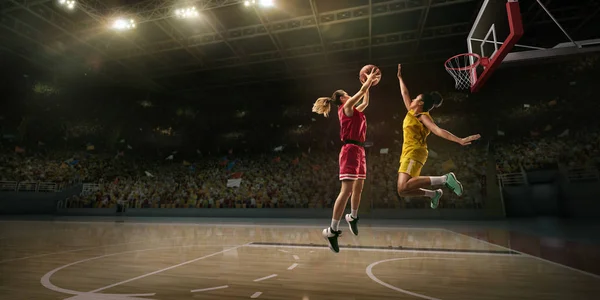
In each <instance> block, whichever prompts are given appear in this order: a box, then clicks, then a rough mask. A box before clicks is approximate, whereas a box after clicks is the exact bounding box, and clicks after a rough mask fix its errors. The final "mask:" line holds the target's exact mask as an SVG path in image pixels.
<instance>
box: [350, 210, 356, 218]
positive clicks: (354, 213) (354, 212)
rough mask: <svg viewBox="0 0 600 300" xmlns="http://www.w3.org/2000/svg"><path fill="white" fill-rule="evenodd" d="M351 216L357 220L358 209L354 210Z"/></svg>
mask: <svg viewBox="0 0 600 300" xmlns="http://www.w3.org/2000/svg"><path fill="white" fill-rule="evenodd" d="M350 214H351V215H352V217H353V218H355V219H356V218H357V217H358V209H353V210H352V212H351V213H350Z"/></svg>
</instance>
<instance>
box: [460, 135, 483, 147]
mask: <svg viewBox="0 0 600 300" xmlns="http://www.w3.org/2000/svg"><path fill="white" fill-rule="evenodd" d="M480 138H481V135H479V134H475V135H471V136H468V137H466V138H464V139H461V140H460V144H461V145H462V146H467V145H471V143H472V142H473V141H476V140H478V139H480Z"/></svg>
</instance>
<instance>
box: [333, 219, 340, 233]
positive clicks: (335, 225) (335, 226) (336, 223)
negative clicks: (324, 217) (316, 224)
mask: <svg viewBox="0 0 600 300" xmlns="http://www.w3.org/2000/svg"><path fill="white" fill-rule="evenodd" d="M339 225H340V220H336V219H331V229H333V230H334V231H338V226H339Z"/></svg>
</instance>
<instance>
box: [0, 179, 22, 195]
mask: <svg viewBox="0 0 600 300" xmlns="http://www.w3.org/2000/svg"><path fill="white" fill-rule="evenodd" d="M18 185H19V183H18V182H16V181H0V191H3V192H16V191H17V186H18Z"/></svg>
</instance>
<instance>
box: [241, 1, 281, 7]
mask: <svg viewBox="0 0 600 300" xmlns="http://www.w3.org/2000/svg"><path fill="white" fill-rule="evenodd" d="M257 4H258V5H259V6H261V7H273V6H275V1H274V0H246V1H244V6H246V7H249V6H255V5H257Z"/></svg>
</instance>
